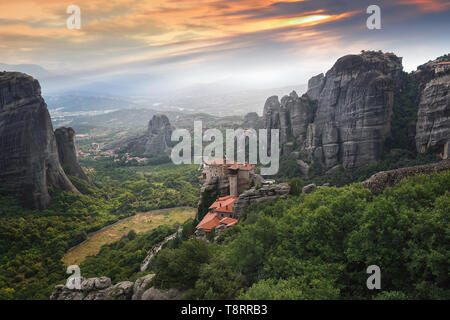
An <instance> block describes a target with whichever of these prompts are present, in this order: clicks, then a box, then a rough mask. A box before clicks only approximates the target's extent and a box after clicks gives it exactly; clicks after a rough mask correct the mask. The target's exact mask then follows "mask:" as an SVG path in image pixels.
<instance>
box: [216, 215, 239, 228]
mask: <svg viewBox="0 0 450 320" xmlns="http://www.w3.org/2000/svg"><path fill="white" fill-rule="evenodd" d="M219 223H220V224H225V225H226V226H227V227H231V226H234V225H235V224H236V223H238V220H237V219H233V218H229V217H226V218H223V219H222V220H220V222H219Z"/></svg>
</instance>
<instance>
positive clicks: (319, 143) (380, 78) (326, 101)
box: [264, 52, 402, 169]
mask: <svg viewBox="0 0 450 320" xmlns="http://www.w3.org/2000/svg"><path fill="white" fill-rule="evenodd" d="M401 76H402V64H401V58H398V57H396V56H395V55H394V54H383V53H376V52H363V53H362V54H361V55H348V56H344V57H342V58H340V59H339V60H338V61H337V62H336V63H335V65H334V66H333V67H332V68H331V69H330V70H329V71H328V72H327V73H326V75H325V76H323V75H322V74H321V75H318V76H316V77H313V78H312V79H311V80H310V81H309V87H308V92H307V94H305V95H304V96H302V97H300V98H299V97H298V96H297V94H295V93H291V95H290V96H286V97H284V98H283V99H282V100H281V103H278V98H277V97H271V98H269V99H268V100H267V102H266V106H265V108H264V119H265V120H266V121H265V125H266V128H269V129H280V145H281V146H282V152H283V153H284V154H290V153H291V152H292V150H297V151H300V152H295V153H294V154H295V155H296V156H297V157H298V156H299V154H303V159H302V160H305V161H307V162H309V163H312V162H316V161H317V162H319V163H320V164H321V165H322V166H324V167H325V168H332V167H335V166H337V165H342V166H343V167H344V168H347V169H354V168H360V167H363V166H365V165H367V164H368V163H370V162H371V161H373V160H376V159H378V158H379V157H380V155H381V153H382V150H383V145H384V141H385V139H386V138H387V137H389V135H390V117H391V114H392V106H393V96H394V92H395V91H396V90H398V89H399V88H400V86H401Z"/></svg>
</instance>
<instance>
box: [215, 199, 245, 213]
mask: <svg viewBox="0 0 450 320" xmlns="http://www.w3.org/2000/svg"><path fill="white" fill-rule="evenodd" d="M238 198H239V197H232V196H226V197H221V198H218V199H217V200H216V201H215V202H214V203H213V204H212V205H211V206H210V207H209V209H216V211H217V212H227V213H231V212H232V211H233V205H234V202H235V201H236V200H237V199H238Z"/></svg>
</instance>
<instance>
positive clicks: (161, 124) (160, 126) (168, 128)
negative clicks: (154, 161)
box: [105, 114, 174, 156]
mask: <svg viewBox="0 0 450 320" xmlns="http://www.w3.org/2000/svg"><path fill="white" fill-rule="evenodd" d="M173 130H174V127H173V126H172V125H171V124H170V121H169V118H167V116H166V115H164V114H156V115H154V116H153V118H152V119H151V120H150V121H149V123H148V129H147V131H146V132H145V133H144V134H143V135H139V136H135V137H131V138H127V139H124V140H121V141H119V142H116V143H113V144H110V145H108V146H106V147H105V149H118V148H124V149H126V150H128V151H131V152H136V153H141V154H145V155H151V156H155V155H160V154H163V153H166V154H167V153H169V152H170V149H169V147H168V141H170V138H171V135H172V131H173Z"/></svg>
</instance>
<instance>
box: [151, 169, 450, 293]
mask: <svg viewBox="0 0 450 320" xmlns="http://www.w3.org/2000/svg"><path fill="white" fill-rule="evenodd" d="M449 207H450V172H443V173H439V174H437V173H436V174H433V175H431V176H425V175H418V176H415V177H413V178H409V179H406V180H403V181H402V182H401V183H400V184H398V185H397V186H395V187H393V188H388V189H386V190H385V191H384V192H383V193H382V194H381V195H379V196H373V195H372V194H371V193H370V192H369V191H368V190H367V189H365V188H363V187H362V186H361V185H360V184H352V185H349V186H345V187H340V188H336V187H324V188H321V189H318V190H316V191H315V192H314V193H312V194H307V195H304V194H302V195H292V196H290V197H289V198H288V199H286V200H283V199H280V200H278V201H276V202H270V203H266V204H261V205H259V206H251V207H249V208H248V209H247V210H246V213H245V216H244V217H242V218H241V221H240V223H239V225H238V226H237V227H235V228H232V229H229V230H227V231H226V232H224V233H222V234H221V236H220V237H219V239H218V240H217V241H216V242H214V243H212V244H207V243H205V242H204V241H201V240H198V239H191V240H190V241H186V242H183V243H181V245H180V247H178V248H172V249H169V248H168V249H165V250H163V251H161V253H160V254H159V255H158V257H157V262H156V265H155V271H156V276H155V278H154V280H153V285H155V286H157V287H162V288H169V287H172V288H178V289H181V290H187V292H188V297H189V298H195V299H449V298H450V290H449V288H450V278H449V269H448V261H449V260H450V212H449V210H448V208H449ZM374 264H375V265H378V266H379V267H380V268H381V274H382V290H380V291H378V290H374V291H371V290H368V289H367V287H366V279H367V277H368V275H367V274H366V268H367V267H368V266H370V265H374ZM186 266H189V267H188V268H187V267H186Z"/></svg>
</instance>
